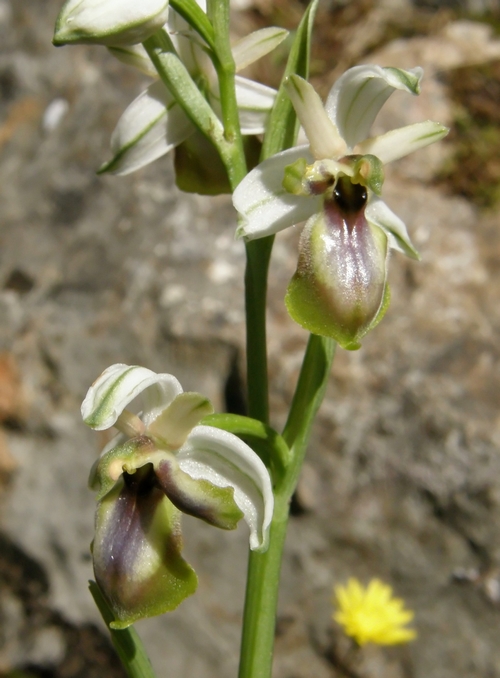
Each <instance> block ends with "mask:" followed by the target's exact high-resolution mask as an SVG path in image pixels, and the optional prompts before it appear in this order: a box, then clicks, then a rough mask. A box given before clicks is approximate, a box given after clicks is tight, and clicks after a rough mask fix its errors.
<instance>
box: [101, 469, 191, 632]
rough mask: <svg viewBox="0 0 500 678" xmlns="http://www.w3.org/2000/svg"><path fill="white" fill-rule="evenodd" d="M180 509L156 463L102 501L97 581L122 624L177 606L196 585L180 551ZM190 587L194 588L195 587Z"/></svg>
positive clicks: (125, 480)
mask: <svg viewBox="0 0 500 678" xmlns="http://www.w3.org/2000/svg"><path fill="white" fill-rule="evenodd" d="M181 549H182V537H181V532H180V513H179V512H178V511H177V509H176V508H175V507H173V506H172V504H171V503H170V502H169V500H168V499H167V498H166V497H165V494H164V493H163V491H162V490H161V489H160V488H159V487H158V484H157V480H156V476H155V474H154V471H153V467H152V465H151V464H147V465H146V466H144V467H142V468H140V469H138V470H137V472H136V473H134V474H126V473H125V474H124V475H123V481H122V482H119V483H118V484H117V485H116V487H115V488H114V489H113V490H112V491H111V492H110V493H108V494H107V495H106V497H105V498H104V499H103V500H102V501H101V502H100V503H99V506H98V510H97V518H96V536H95V539H94V544H93V559H94V572H95V576H96V581H97V583H98V584H99V586H100V588H101V590H102V591H103V592H105V594H106V597H107V599H108V601H109V603H110V605H111V607H112V608H113V611H114V612H115V615H116V618H117V620H118V621H119V622H123V626H126V625H128V624H129V623H132V621H134V620H135V619H140V618H143V617H144V616H150V614H151V612H149V610H151V609H153V610H155V609H159V611H156V612H153V613H154V614H159V613H160V612H164V611H167V610H169V609H174V608H175V607H176V606H177V605H178V604H179V602H181V600H182V599H183V598H184V597H185V595H182V596H180V595H179V593H177V592H180V591H181V590H183V588H184V587H186V586H187V587H188V588H190V589H191V588H192V589H193V590H194V588H195V587H196V577H195V575H194V573H193V572H192V570H191V568H190V567H189V565H188V564H187V563H186V562H185V561H184V560H183V558H182V557H181V555H180V552H181ZM190 592H192V591H191V590H190Z"/></svg>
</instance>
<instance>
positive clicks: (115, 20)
mask: <svg viewBox="0 0 500 678" xmlns="http://www.w3.org/2000/svg"><path fill="white" fill-rule="evenodd" d="M167 17H168V0H141V2H137V0H67V1H66V2H65V3H64V5H63V7H62V9H61V11H60V12H59V15H58V17H57V20H56V28H55V33H54V40H53V41H54V44H55V45H68V44H77V43H93V44H99V45H133V44H136V43H139V42H143V41H144V40H146V39H147V38H149V37H150V36H151V35H153V33H156V31H157V30H159V29H160V28H161V27H162V26H163V25H164V24H165V22H166V21H167Z"/></svg>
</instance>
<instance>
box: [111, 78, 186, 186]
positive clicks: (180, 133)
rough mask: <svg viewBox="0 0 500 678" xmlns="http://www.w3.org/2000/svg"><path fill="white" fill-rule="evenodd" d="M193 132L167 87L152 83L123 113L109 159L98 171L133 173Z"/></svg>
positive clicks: (121, 173) (113, 136)
mask: <svg viewBox="0 0 500 678" xmlns="http://www.w3.org/2000/svg"><path fill="white" fill-rule="evenodd" d="M193 130H194V127H193V125H192V123H191V122H190V121H189V120H188V118H187V117H186V115H185V113H184V111H183V110H182V109H181V107H180V106H179V105H178V104H177V103H176V102H175V101H174V99H173V98H172V96H171V95H170V93H169V92H168V90H167V88H166V87H165V86H164V85H163V83H162V82H161V81H158V82H155V83H154V84H153V85H151V86H150V87H148V89H147V90H146V91H145V92H143V93H142V94H140V95H139V96H138V97H137V99H135V100H134V101H133V102H132V103H131V104H130V106H129V107H128V108H127V109H126V110H125V111H124V113H123V115H122V117H121V118H120V120H119V121H118V124H117V126H116V127H115V130H114V132H113V134H112V136H111V150H112V152H113V158H112V159H111V160H110V161H109V162H107V163H106V164H105V165H103V166H102V167H101V169H100V170H99V171H100V172H110V173H112V174H118V175H124V174H129V173H130V172H134V171H135V170H137V169H140V168H141V167H144V166H145V165H147V164H149V163H150V162H153V160H156V159H157V158H160V157H161V156H162V155H165V153H168V152H169V151H171V150H172V149H173V148H174V147H175V146H177V145H178V144H180V143H181V142H182V141H184V140H185V139H187V137H188V136H189V135H190V134H192V132H193Z"/></svg>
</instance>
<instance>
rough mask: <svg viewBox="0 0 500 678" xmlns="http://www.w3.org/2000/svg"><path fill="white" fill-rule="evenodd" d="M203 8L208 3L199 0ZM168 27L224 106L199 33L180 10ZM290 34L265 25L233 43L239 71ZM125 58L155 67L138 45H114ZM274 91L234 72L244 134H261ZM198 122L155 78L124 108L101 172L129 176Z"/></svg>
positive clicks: (210, 94)
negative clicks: (187, 113) (194, 120)
mask: <svg viewBox="0 0 500 678" xmlns="http://www.w3.org/2000/svg"><path fill="white" fill-rule="evenodd" d="M198 4H199V5H200V6H201V8H202V9H203V10H204V11H205V2H204V1H203V0H198ZM165 28H166V30H167V31H168V32H169V34H170V37H171V39H172V42H173V43H174V45H175V47H176V50H177V53H178V55H179V57H180V59H181V61H182V62H183V64H184V65H185V66H186V68H187V69H188V71H189V73H190V74H191V76H192V77H193V78H194V79H195V81H196V82H197V83H199V85H200V87H202V89H204V94H205V96H206V97H207V99H208V101H209V103H210V105H211V106H212V108H213V109H214V110H215V112H216V113H219V111H220V102H219V92H218V83H217V77H216V74H215V70H214V68H213V65H212V62H211V61H210V58H209V57H208V55H207V53H206V52H205V50H204V47H203V45H202V44H201V42H200V40H201V38H200V37H199V36H198V34H197V33H195V32H194V31H193V29H192V28H191V27H190V26H189V24H187V23H186V22H185V21H184V19H182V17H180V16H179V15H178V14H177V12H175V11H174V10H172V9H171V10H170V14H169V19H168V24H167V26H166V27H165ZM287 35H288V31H286V30H284V29H282V28H263V29H261V30H259V31H255V32H254V33H251V34H250V35H248V36H246V37H245V38H243V39H242V40H240V41H239V42H238V43H236V44H235V45H234V47H233V57H234V60H235V64H236V70H237V71H239V70H241V69H243V68H245V67H246V66H248V65H249V64H251V63H253V62H254V61H256V60H257V59H260V58H261V57H262V56H264V55H265V54H267V53H268V52H270V51H272V50H273V49H275V48H276V47H277V46H278V45H279V44H280V43H281V42H282V41H283V40H284V39H285V38H286V36H287ZM111 51H112V53H113V54H114V55H115V56H116V57H117V58H119V59H121V60H122V61H125V62H126V63H128V64H132V65H135V66H136V67H138V68H139V69H140V70H142V71H143V72H146V73H148V74H149V75H152V74H155V73H156V72H155V69H154V66H153V64H152V63H151V61H150V60H149V58H148V56H147V54H146V52H145V50H144V49H143V48H142V47H140V46H132V47H125V48H118V49H114V48H111ZM275 96H276V91H275V90H274V89H272V88H270V87H266V86H265V85H262V84H260V83H258V82H255V81H253V80H249V79H248V78H244V77H241V76H238V75H237V76H236V100H237V104H238V110H239V117H240V125H241V131H242V134H244V135H256V134H262V133H263V132H264V129H265V125H266V120H267V116H268V114H269V111H270V110H271V108H272V106H273V104H274V99H275ZM194 131H195V127H194V125H193V124H192V122H191V121H190V120H189V119H188V117H187V116H186V114H185V113H184V111H183V110H182V109H181V108H180V106H179V105H178V104H177V102H176V101H175V99H174V98H173V97H172V95H171V94H170V92H169V91H168V89H167V88H166V87H165V85H164V84H163V83H162V82H161V81H158V82H155V83H153V84H152V85H150V87H148V89H147V90H146V91H144V92H143V93H142V94H140V95H139V96H138V97H137V99H135V100H134V101H133V102H132V103H131V104H130V106H129V107H128V108H127V109H126V110H125V112H124V113H123V115H122V117H121V118H120V120H119V121H118V124H117V126H116V128H115V130H114V132H113V134H112V136H111V151H112V153H113V157H112V159H111V160H110V161H109V162H107V163H105V164H104V165H103V166H102V167H101V169H100V172H110V173H112V174H117V175H125V174H130V173H131V172H134V171H135V170H137V169H140V168H141V167H144V166H145V165H147V164H149V163H150V162H153V161H154V160H156V159H158V158H160V157H161V156H163V155H165V153H168V152H169V151H171V150H172V149H173V148H175V147H176V146H178V145H179V144H180V143H182V142H183V141H185V140H186V139H187V138H188V137H189V136H190V135H191V134H192V133H193V132H194Z"/></svg>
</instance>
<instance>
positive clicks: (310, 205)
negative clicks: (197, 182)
mask: <svg viewBox="0 0 500 678" xmlns="http://www.w3.org/2000/svg"><path fill="white" fill-rule="evenodd" d="M299 158H306V160H307V162H310V163H311V162H313V161H314V158H312V156H311V154H310V152H309V149H308V147H307V146H299V147H297V148H290V149H288V150H286V151H283V152H282V153H278V154H277V155H273V156H272V157H271V158H268V159H267V160H264V162H262V163H260V165H257V167H256V168H255V169H253V170H252V171H251V172H250V173H249V174H247V176H246V177H245V178H244V179H243V181H242V182H241V183H240V184H239V185H238V187H237V188H236V190H235V192H234V193H233V205H234V206H235V208H236V209H237V211H238V212H239V213H240V214H241V216H242V217H243V223H242V224H241V225H240V227H239V229H238V235H240V236H244V237H246V238H249V239H250V240H251V239H253V238H262V237H264V236H266V235H271V234H272V233H277V232H278V231H281V230H283V229H284V228H287V227H288V226H293V225H294V224H298V223H299V222H301V221H305V220H306V219H308V218H309V217H310V216H311V215H313V214H314V213H315V212H318V211H319V209H320V206H321V198H319V197H311V196H297V195H291V194H290V193H288V192H287V191H285V189H284V188H283V178H284V172H285V167H287V165H291V164H292V163H294V162H295V161H296V160H298V159H299Z"/></svg>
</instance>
